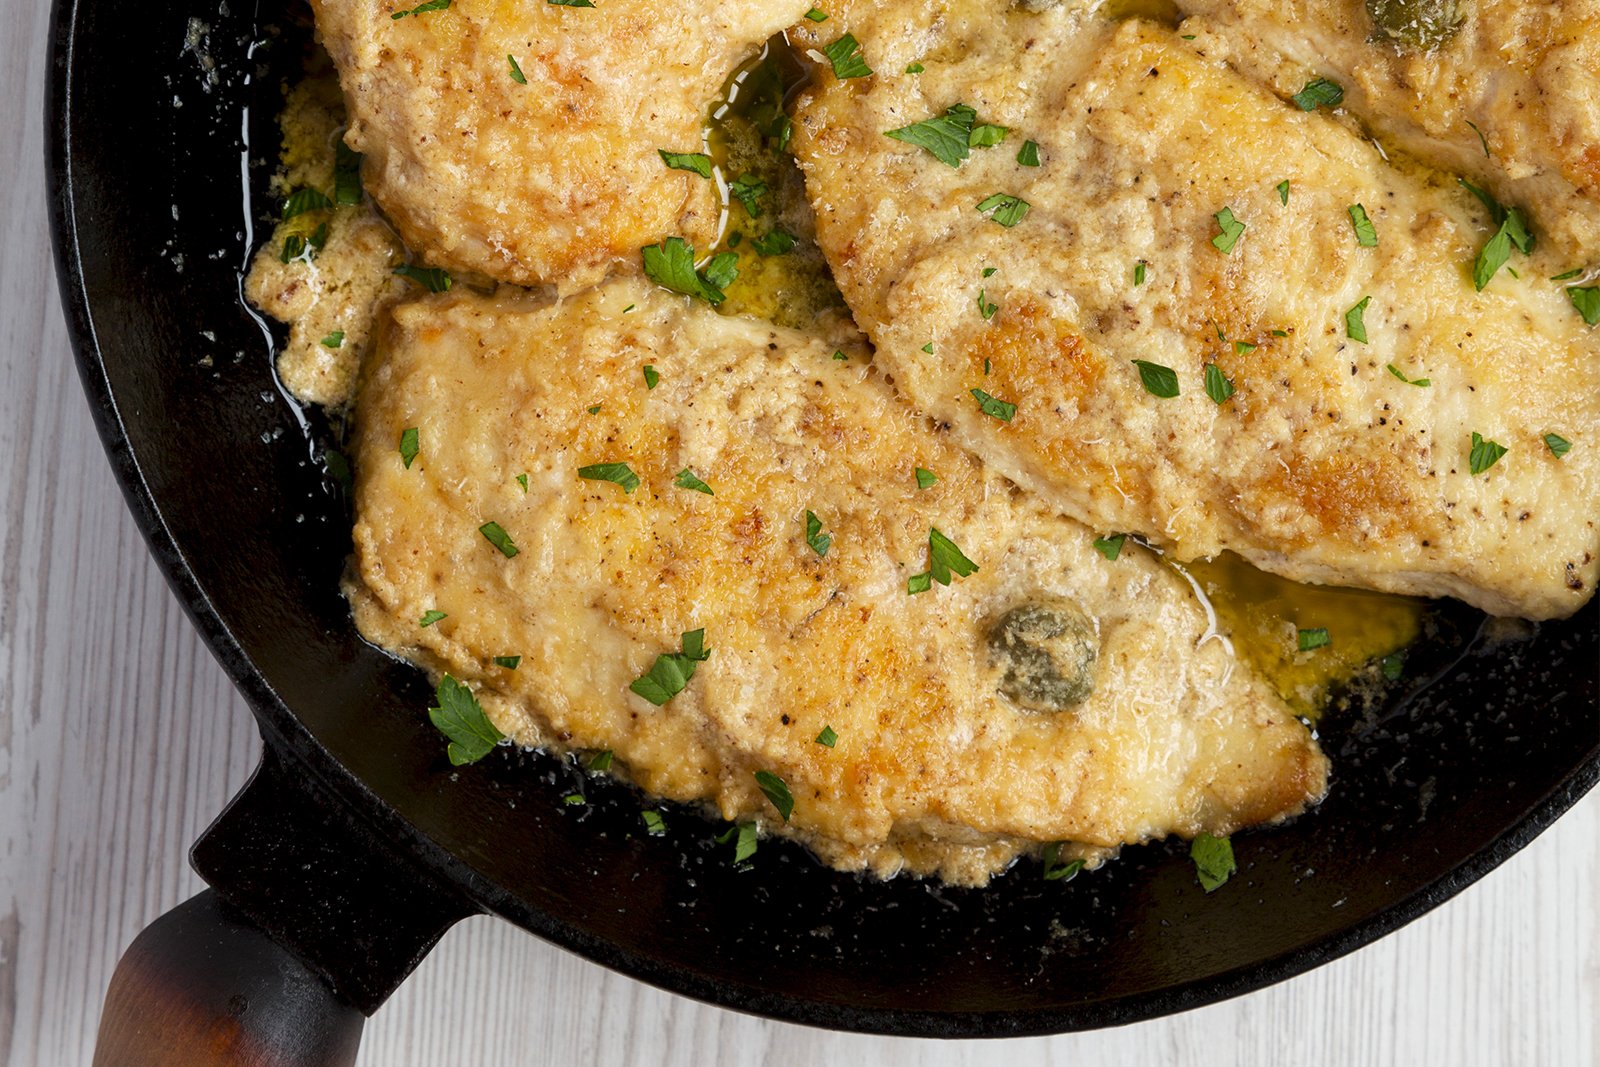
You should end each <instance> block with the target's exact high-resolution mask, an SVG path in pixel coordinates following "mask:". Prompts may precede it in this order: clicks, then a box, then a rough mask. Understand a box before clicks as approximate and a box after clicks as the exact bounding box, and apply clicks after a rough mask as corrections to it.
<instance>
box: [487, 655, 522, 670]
mask: <svg viewBox="0 0 1600 1067" xmlns="http://www.w3.org/2000/svg"><path fill="white" fill-rule="evenodd" d="M521 663H522V657H521V656H496V657H495V658H494V665H495V666H496V667H504V668H505V669H506V670H508V671H514V670H516V669H517V667H518V665H520V664H521Z"/></svg>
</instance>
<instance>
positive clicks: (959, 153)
mask: <svg viewBox="0 0 1600 1067" xmlns="http://www.w3.org/2000/svg"><path fill="white" fill-rule="evenodd" d="M977 119H978V113H977V112H976V111H974V110H973V109H972V108H970V107H968V106H967V105H966V104H952V105H951V106H950V107H949V108H947V109H946V110H945V113H944V114H943V115H938V116H935V117H934V118H931V119H923V120H922V121H921V122H913V123H912V124H911V125H909V126H902V127H900V128H899V129H897V130H885V131H884V134H883V135H884V136H885V137H892V138H894V139H895V140H896V141H903V142H905V143H906V144H910V145H916V146H917V147H918V148H925V149H927V150H928V151H929V152H931V153H933V156H934V158H935V159H937V160H938V161H939V162H941V163H943V164H944V165H945V166H947V167H959V166H960V165H961V161H962V160H963V159H966V158H967V156H968V155H969V154H970V150H971V148H972V126H973V123H975V122H976V121H977Z"/></svg>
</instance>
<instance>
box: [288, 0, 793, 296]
mask: <svg viewBox="0 0 1600 1067" xmlns="http://www.w3.org/2000/svg"><path fill="white" fill-rule="evenodd" d="M312 6H313V8H314V11H315V14H316V20H317V29H318V31H319V33H320V35H321V38H322V41H323V43H324V44H325V45H326V46H327V49H328V52H329V54H330V55H331V56H332V57H333V60H334V63H335V65H336V66H337V67H338V70H339V79H340V82H341V84H342V85H343V87H344V93H345V99H346V103H347V105H348V108H349V113H350V129H349V130H348V131H347V132H346V134H345V140H346V142H347V143H348V144H349V145H350V147H351V148H352V149H354V150H355V151H357V152H360V153H363V154H365V156H366V160H365V164H364V171H363V177H364V181H365V184H366V188H367V191H368V192H369V193H370V194H371V195H372V197H373V199H375V200H376V201H377V203H378V204H379V206H381V207H382V208H383V210H384V212H385V213H386V214H387V215H388V216H389V218H390V220H391V221H392V222H393V223H394V225H395V227H396V229H398V230H399V232H400V235H401V237H402V238H403V239H404V240H405V242H406V244H407V245H408V246H409V247H410V248H411V249H412V250H413V251H414V252H416V253H417V254H418V255H420V256H421V257H422V258H423V259H425V260H427V261H428V262H429V263H431V264H433V265H436V266H441V267H445V268H447V269H452V270H465V271H473V272H476V273H479V274H484V275H488V276H489V277H491V278H494V279H496V280H499V281H507V282H515V283H517V284H520V285H534V284H539V283H550V284H553V285H556V286H558V287H560V288H561V289H562V290H563V291H572V290H576V289H579V288H582V287H583V286H585V285H588V284H590V283H592V282H595V281H598V280H599V279H600V278H602V277H604V276H605V275H606V274H607V273H609V272H612V271H614V270H616V269H617V268H618V267H619V265H626V266H627V267H628V268H629V269H637V264H638V260H639V249H640V247H642V246H644V245H647V244H653V243H655V242H657V241H660V240H661V239H662V238H663V237H666V236H668V235H679V236H682V237H684V238H686V239H687V240H689V241H690V243H691V244H694V245H695V246H696V247H698V248H701V249H704V248H705V247H707V246H708V245H709V244H711V243H712V242H713V241H714V240H715V239H716V236H717V232H718V219H719V215H720V210H721V209H720V205H719V201H718V196H717V189H716V186H715V185H714V184H713V183H712V182H711V181H710V180H708V179H706V178H703V177H701V176H700V175H698V174H694V173H690V172H686V171H681V170H671V169H668V168H667V166H666V165H665V164H664V163H663V162H662V160H661V157H660V156H659V155H658V154H657V150H658V149H664V150H666V151H669V152H700V151H702V130H701V126H702V123H703V121H704V118H705V111H706V108H707V106H708V105H709V104H710V103H711V102H712V101H713V99H714V98H715V97H716V96H717V94H718V91H719V89H720V88H721V85H722V83H723V80H724V79H725V78H727V77H728V75H729V74H730V73H732V71H733V68H734V67H735V65H736V64H737V63H738V62H739V61H740V60H741V59H742V58H744V57H746V56H749V55H752V54H754V53H755V51H756V50H757V48H758V47H759V46H760V44H761V43H762V42H763V41H764V40H766V38H767V37H769V36H770V35H772V34H773V33H775V32H776V31H778V30H780V29H782V28H783V27H784V26H785V25H787V24H788V23H790V22H792V21H794V20H795V19H797V18H799V17H800V15H801V14H802V13H804V12H805V10H806V4H805V3H804V2H797V0H759V2H753V3H737V4H716V3H706V2H704V0H694V2H689V3H680V4H676V5H674V6H673V7H672V8H671V9H670V12H669V11H666V10H664V9H662V8H661V7H660V5H658V4H650V3H646V2H645V0H603V2H601V3H599V4H597V5H596V6H594V7H592V8H589V7H585V8H578V7H568V6H563V5H558V4H552V3H545V2H543V0H454V2H453V3H451V4H450V6H449V7H448V8H446V9H444V10H438V11H422V12H418V13H416V14H408V15H405V16H404V17H400V18H395V17H394V16H395V15H397V14H399V13H401V12H405V11H410V10H411V9H412V5H410V4H408V3H406V2H402V0H315V2H314V3H313V5H312ZM513 60H515V62H516V64H517V68H518V69H519V70H520V71H521V74H522V77H523V78H524V79H525V84H524V83H519V82H518V81H517V80H515V78H514V77H513V70H512V61H513Z"/></svg>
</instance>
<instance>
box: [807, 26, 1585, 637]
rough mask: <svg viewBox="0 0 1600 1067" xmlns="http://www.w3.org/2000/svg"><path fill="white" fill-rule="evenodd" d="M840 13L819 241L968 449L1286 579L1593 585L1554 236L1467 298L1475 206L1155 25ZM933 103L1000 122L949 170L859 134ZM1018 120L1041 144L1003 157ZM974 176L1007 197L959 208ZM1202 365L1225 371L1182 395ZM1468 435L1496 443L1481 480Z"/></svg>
mask: <svg viewBox="0 0 1600 1067" xmlns="http://www.w3.org/2000/svg"><path fill="white" fill-rule="evenodd" d="M835 20H836V21H838V23H839V25H838V26H836V27H833V28H832V29H829V28H827V26H825V27H824V28H822V29H821V30H819V31H816V32H817V33H818V34H819V35H820V38H819V39H822V38H826V37H827V36H828V35H837V34H838V33H841V32H844V31H846V30H849V31H851V32H854V33H855V35H856V36H857V37H858V38H859V39H860V40H861V41H862V42H863V50H864V52H865V54H866V57H867V60H868V62H870V63H871V64H872V65H873V67H874V68H875V70H877V71H878V72H879V73H878V74H876V75H875V76H874V77H873V78H871V79H852V80H848V81H844V82H840V81H837V80H835V79H834V78H833V77H832V75H831V74H830V73H827V72H826V71H825V70H824V71H823V72H821V73H820V74H819V76H818V81H817V83H816V84H815V86H814V87H813V88H812V89H811V90H809V91H808V93H807V94H806V95H805V96H804V97H803V98H802V100H801V102H800V104H799V107H798V110H797V113H796V134H795V139H794V146H795V150H796V152H797V153H798V157H799V159H800V162H801V165H802V167H803V169H804V170H805V173H806V177H807V183H808V189H809V190H810V194H811V197H812V203H813V207H814V209H815V212H816V216H817V228H818V238H819V241H820V243H821V245H822V247H823V250H824V252H825V253H826V255H827V256H828V259H829V261H830V263H831V264H832V266H833V268H834V272H835V276H836V278H837V280H838V282H839V285H840V289H841V291H842V292H843V293H844V295H845V299H846V301H847V302H848V303H849V305H850V307H851V309H852V311H853V312H854V313H855V316H856V319H857V321H858V323H859V324H860V325H861V326H862V327H863V328H864V329H865V330H866V331H867V333H868V334H869V335H870V336H871V337H872V339H873V341H874V343H875V344H876V346H877V355H876V357H875V358H876V360H877V362H878V365H880V366H881V367H883V368H884V369H885V370H886V372H888V373H889V374H890V375H892V377H893V379H894V381H895V385H896V387H897V388H898V389H899V390H901V391H902V392H903V393H904V394H905V395H906V396H907V397H908V398H909V399H910V400H911V401H912V402H913V403H914V404H915V405H917V406H918V407H919V408H920V409H921V410H922V411H924V412H926V413H927V414H929V415H931V416H933V417H934V418H936V419H939V420H941V421H944V422H948V423H949V424H950V426H951V427H952V431H953V433H954V435H955V437H956V439H957V440H958V441H959V442H960V443H962V444H963V445H965V446H966V447H969V448H971V449H973V450H974V451H976V452H978V453H979V454H980V455H981V456H983V457H984V458H985V459H986V460H988V461H990V462H992V463H994V464H996V465H997V466H998V467H999V468H1000V470H1001V471H1002V472H1004V473H1006V474H1007V475H1009V476H1010V477H1012V478H1014V479H1015V480H1016V481H1017V482H1018V483H1020V484H1021V485H1023V486H1024V487H1025V488H1028V489H1030V490H1033V491H1036V492H1037V493H1039V494H1040V496H1041V498H1042V499H1045V500H1047V501H1049V502H1051V503H1053V504H1055V505H1056V506H1059V507H1060V508H1061V509H1062V510H1064V511H1065V512H1067V513H1068V514H1071V515H1073V516H1074V517H1076V518H1078V519H1080V520H1082V521H1085V522H1087V523H1089V524H1090V525H1091V526H1092V527H1094V528H1095V529H1097V530H1101V531H1106V532H1112V531H1134V532H1139V533H1143V534H1146V535H1148V536H1150V537H1151V538H1153V539H1154V540H1155V541H1156V542H1158V543H1160V544H1163V545H1166V546H1169V547H1170V548H1171V549H1172V550H1173V551H1175V552H1176V554H1177V555H1178V556H1179V557H1181V558H1186V559H1190V558H1197V557H1210V556H1213V555H1215V554H1216V553H1217V552H1219V551H1221V550H1223V549H1232V550H1234V551H1236V552H1238V553H1239V554H1241V555H1243V556H1244V557H1245V558H1247V559H1248V560H1249V561H1251V562H1252V563H1254V564H1256V565H1257V566H1259V567H1262V568H1264V569H1267V570H1271V571H1275V572H1277V573H1280V574H1283V575H1285V576H1288V577H1291V578H1295V579H1298V580H1301V581H1311V582H1328V583H1337V584H1346V585H1360V586H1365V587H1368V588H1375V589H1380V590H1385V591H1389V592H1399V593H1413V594H1421V595H1427V596H1455V597H1459V598H1461V599H1463V600H1467V601H1469V602H1471V603H1473V604H1476V605H1478V606H1480V607H1482V608H1484V609H1486V610H1488V611H1491V612H1496V613H1501V614H1512V615H1523V616H1527V617H1531V618H1548V617H1556V616H1563V615H1567V614H1570V613H1571V612H1573V611H1575V610H1576V609H1577V608H1578V607H1579V606H1580V605H1581V604H1583V603H1584V602H1585V601H1586V600H1587V599H1588V597H1589V596H1590V595H1591V594H1592V592H1593V586H1594V581H1595V576H1596V570H1597V567H1600V563H1597V559H1596V557H1597V556H1600V532H1597V530H1596V525H1595V524H1596V521H1597V516H1600V449H1597V448H1596V447H1595V446H1596V445H1597V444H1600V440H1597V438H1600V344H1597V332H1596V331H1595V330H1593V329H1590V328H1589V327H1586V326H1585V325H1584V323H1583V320H1582V319H1581V318H1580V317H1579V315H1578V314H1577V313H1576V312H1575V310H1574V309H1573V307H1572V306H1571V304H1570V302H1569V301H1568V299H1567V294H1566V292H1565V290H1564V289H1563V288H1562V287H1561V286H1560V285H1558V284H1554V283H1552V282H1549V281H1547V280H1545V279H1546V277H1547V276H1548V275H1551V274H1554V273H1556V272H1557V271H1559V270H1561V269H1562V268H1563V267H1564V266H1566V265H1567V263H1566V262H1565V261H1564V260H1560V259H1552V258H1550V257H1549V256H1545V255H1542V254H1541V253H1538V252H1537V250H1536V254H1535V255H1534V256H1533V257H1531V258H1529V257H1523V256H1521V255H1520V253H1519V254H1517V255H1514V256H1513V258H1512V260H1511V263H1510V266H1511V267H1513V268H1520V270H1519V271H1518V273H1519V274H1520V275H1521V277H1520V278H1517V277H1513V276H1512V275H1511V273H1510V272H1509V271H1508V270H1502V271H1501V272H1500V273H1499V275H1498V276H1497V277H1495V278H1494V279H1493V280H1492V281H1491V282H1490V283H1489V284H1488V286H1487V288H1485V289H1484V291H1483V292H1481V293H1479V292H1475V291H1474V286H1473V282H1472V279H1471V276H1470V274H1471V263H1472V261H1473V258H1474V256H1475V254H1476V252H1477V250H1478V248H1479V247H1480V246H1481V245H1482V244H1483V242H1485V241H1486V240H1487V239H1488V238H1489V235H1490V234H1491V232H1492V228H1493V224H1492V222H1491V220H1490V219H1489V218H1488V216H1487V213H1486V212H1485V211H1484V209H1483V208H1482V207H1481V205H1479V204H1478V202H1477V201H1476V200H1474V199H1473V198H1472V197H1471V196H1470V195H1469V194H1467V193H1466V192H1465V191H1464V190H1462V189H1460V188H1459V187H1458V186H1457V185H1456V183H1455V182H1454V181H1453V180H1451V179H1449V178H1448V177H1446V176H1442V175H1436V174H1432V173H1427V172H1420V171H1417V170H1415V169H1400V168H1398V167H1396V166H1394V165H1391V164H1390V163H1389V162H1387V161H1386V160H1385V159H1384V158H1383V156H1382V154H1381V152H1380V150H1379V149H1378V148H1376V147H1375V146H1374V145H1372V144H1370V143H1369V142H1367V141H1366V140H1364V139H1362V138H1360V137H1358V136H1357V135H1355V134H1353V133H1351V132H1350V130H1349V129H1347V128H1346V127H1345V126H1344V125H1343V124H1341V123H1340V122H1339V121H1337V120H1336V119H1334V118H1332V117H1330V116H1329V115H1328V114H1327V113H1326V112H1325V111H1319V112H1316V113H1311V114H1308V113H1304V112H1302V111H1300V110H1299V109H1298V108H1296V107H1294V106H1293V105H1292V104H1287V103H1285V102H1283V101H1281V100H1279V99H1277V98H1276V97H1274V96H1273V95H1272V94H1271V93H1269V92H1267V91H1266V90H1265V89H1264V88H1262V87H1260V86H1257V85H1255V84H1252V83H1250V82H1248V81H1246V80H1244V79H1243V78H1241V77H1240V76H1239V75H1237V74H1236V73H1234V72H1233V71H1232V70H1230V69H1229V68H1228V67H1227V66H1226V65H1225V64H1224V63H1222V62H1221V61H1219V60H1217V59H1216V58H1214V57H1211V56H1208V55H1207V54H1205V52H1204V50H1203V49H1202V48H1201V47H1199V46H1200V45H1201V42H1199V41H1196V42H1187V41H1184V40H1183V39H1182V38H1181V37H1180V36H1179V35H1178V34H1177V33H1175V32H1172V31H1170V30H1167V29H1163V28H1161V27H1158V26H1155V25H1153V24H1149V23H1143V22H1138V21H1133V22H1128V23H1124V24H1122V25H1121V26H1115V25H1112V24H1109V23H1105V22H1102V21H1098V20H1094V19H1090V18H1081V19H1080V16H1079V14H1078V13H1077V12H1075V11H1074V10H1072V9H1071V8H1070V7H1067V6H1063V7H1057V8H1052V9H1050V10H1047V11H1044V12H1040V13H1028V12H1025V11H1022V10H1013V9H1005V8H1001V7H999V6H997V5H992V4H981V5H980V4H975V3H962V4H949V3H938V2H934V0H904V2H900V3H876V4H870V5H868V4H857V5H854V6H850V5H846V6H845V8H844V10H841V11H837V12H836V13H835ZM835 20H830V24H831V23H832V22H833V21H835ZM913 62H921V63H922V64H923V65H924V66H925V68H926V70H925V72H924V73H921V74H917V75H914V76H912V75H903V74H901V73H900V72H901V71H903V70H904V69H905V68H906V66H907V65H908V64H911V63H913ZM956 103H965V104H968V105H970V106H971V107H973V108H975V109H976V111H977V114H978V121H979V122H981V123H991V124H999V125H1002V126H1005V127H1008V128H1009V131H1010V132H1009V133H1008V134H1007V136H1006V139H1005V141H1004V142H1003V143H1001V144H1000V145H998V146H996V147H993V148H974V149H972V154H971V157H970V158H968V159H966V160H965V161H964V162H962V163H961V165H960V167H959V168H952V167H949V166H946V165H945V164H944V163H941V162H940V161H939V160H937V159H936V158H934V156H933V155H932V154H931V153H929V152H928V151H925V150H924V149H922V148H920V147H916V146H914V145H910V144H905V143H902V142H901V141H898V140H895V139H892V138H889V137H886V136H884V132H885V131H887V130H891V129H896V128H900V127H903V126H906V125H908V124H911V123H914V122H917V121H919V120H922V119H926V118H929V117H931V116H935V115H938V114H940V113H942V112H943V111H944V110H945V109H946V108H948V107H950V106H951V105H953V104H956ZM1024 139H1032V140H1034V141H1036V142H1037V143H1038V144H1039V145H1040V149H1039V152H1040V157H1041V160H1042V165H1041V166H1039V167H1027V166H1023V165H1021V164H1020V163H1019V162H1018V160H1017V158H1016V157H1017V154H1018V149H1019V148H1020V147H1021V145H1022V142H1023V140H1024ZM1281 182H1287V183H1288V184H1287V186H1284V187H1283V189H1282V190H1280V188H1279V185H1280V183H1281ZM994 193H1005V194H1013V195H1017V196H1020V197H1021V198H1022V199H1023V200H1025V201H1026V202H1027V203H1028V204H1029V205H1030V209H1029V210H1028V212H1027V214H1026V216H1025V217H1024V218H1023V219H1022V220H1021V221H1020V222H1018V223H1017V224H1016V225H1014V226H1013V227H1011V228H1006V227H1004V226H1002V225H999V224H997V223H996V222H995V221H994V220H992V219H990V218H988V217H986V216H985V214H984V213H982V212H980V211H978V210H976V205H978V204H979V203H980V202H981V201H983V200H984V199H985V198H987V197H989V196H990V195H991V194H994ZM1285 199H1286V200H1287V202H1285ZM1353 205H1361V206H1362V207H1363V209H1364V211H1365V213H1366V215H1367V216H1368V217H1369V218H1370V220H1371V221H1372V223H1373V226H1374V227H1375V231H1376V235H1377V245H1376V247H1364V246H1363V245H1362V244H1361V243H1359V241H1358V237H1357V233H1356V229H1355V226H1354V225H1353V223H1352V220H1351V216H1350V213H1349V210H1348V209H1349V208H1350V207H1351V206H1353ZM1224 208H1227V209H1228V210H1229V211H1231V213H1232V215H1233V216H1234V217H1235V218H1236V219H1237V220H1238V221H1242V222H1243V223H1244V225H1245V229H1244V230H1243V232H1242V234H1241V235H1240V236H1239V237H1238V239H1237V243H1236V244H1234V245H1233V247H1232V248H1231V251H1223V250H1222V248H1220V247H1219V246H1218V245H1217V244H1215V243H1214V240H1213V239H1214V238H1219V237H1220V229H1221V226H1220V224H1219V222H1218V221H1217V219H1216V218H1215V216H1216V214H1217V213H1218V212H1221V211H1222V210H1223V209H1224ZM1222 243H1223V244H1227V241H1226V240H1223V241H1222ZM1139 264H1143V265H1144V266H1143V267H1142V268H1140V267H1139V266H1138V265H1139ZM986 268H994V269H995V272H994V273H993V274H992V275H990V276H988V277H985V275H984V273H983V272H984V271H985V269H986ZM1141 269H1142V274H1141V276H1142V277H1144V278H1145V280H1144V281H1143V283H1142V284H1141V283H1139V282H1137V281H1136V277H1135V272H1136V270H1141ZM980 290H981V291H982V293H983V300H982V303H984V304H992V305H993V306H995V307H996V308H997V310H996V311H995V312H994V313H993V314H992V315H991V316H988V317H986V316H985V315H984V314H983V313H982V312H981V310H980V306H979V304H980V301H979V299H978V298H979V293H980ZM1363 301H1365V303H1364V304H1363V303H1362V302H1363ZM1357 305H1360V306H1361V308H1362V309H1363V310H1362V311H1361V312H1360V313H1359V317H1360V321H1359V322H1357V323H1356V324H1355V325H1352V324H1351V323H1352V318H1351V314H1350V313H1351V309H1353V308H1355V307H1356V306H1357ZM1362 332H1364V334H1365V340H1364V341H1362V340H1359V339H1358V337H1356V336H1352V335H1353V334H1360V333H1362ZM1135 360H1143V361H1146V362H1148V363H1151V364H1157V365H1160V366H1161V367H1164V368H1168V369H1170V370H1171V371H1172V372H1173V373H1174V374H1175V376H1176V380H1177V384H1178V387H1179V395H1178V396H1176V397H1171V398H1163V397H1159V396H1157V395H1154V394H1153V393H1152V391H1150V389H1148V388H1147V387H1146V385H1145V384H1144V375H1143V374H1142V373H1141V369H1140V368H1139V367H1138V366H1137V365H1136V364H1135V362H1134V361H1135ZM1208 365H1214V367H1215V371H1211V372H1208V369H1207V368H1208ZM1390 368H1393V370H1391V369H1390ZM1149 369H1150V368H1146V370H1149ZM1208 373H1211V374H1212V375H1213V384H1216V382H1215V375H1216V374H1218V373H1220V374H1221V375H1222V376H1224V377H1226V379H1228V381H1229V383H1230V384H1231V387H1232V388H1233V389H1235V390H1236V391H1235V392H1234V393H1233V395H1232V396H1231V397H1229V398H1227V399H1226V400H1225V401H1224V402H1222V403H1220V404H1219V403H1217V402H1216V401H1215V400H1214V399H1213V398H1212V397H1211V396H1208V394H1207V391H1206V389H1205V382H1206V376H1207V374H1208ZM1399 375H1404V376H1405V378H1407V379H1410V380H1417V379H1427V380H1428V382H1429V384H1428V385H1427V386H1419V385H1414V384H1409V381H1407V380H1402V378H1401V377H1400V376H1399ZM973 389H982V390H984V391H985V392H986V393H988V394H991V395H993V396H994V397H997V398H999V399H1001V400H1003V401H1006V402H1010V403H1015V404H1016V413H1015V416H1014V417H1013V418H1011V419H1010V421H1002V420H1000V419H998V418H995V417H993V416H992V415H991V414H988V413H985V411H984V410H982V409H981V408H980V405H979V403H978V402H977V401H976V400H975V399H974V397H973V395H972V392H971V391H972V390H973ZM1223 391H1225V390H1220V389H1219V390H1218V392H1219V393H1221V392H1223ZM1474 433H1477V434H1479V435H1480V436H1481V437H1482V438H1483V439H1485V440H1488V441H1493V442H1497V443H1498V444H1500V445H1503V446H1505V447H1506V448H1507V449H1508V450H1509V451H1508V452H1507V453H1506V454H1505V456H1504V457H1503V458H1501V459H1500V460H1499V462H1498V463H1496V464H1495V465H1494V466H1493V467H1492V468H1489V469H1488V470H1487V471H1485V472H1482V473H1479V474H1474V473H1473V472H1472V471H1471V469H1470V467H1471V463H1470V453H1471V444H1472V439H1473V438H1472V435H1473V434H1474ZM1551 433H1553V434H1557V435H1559V436H1560V437H1561V438H1564V439H1566V440H1567V441H1570V442H1572V449H1571V452H1570V453H1569V454H1567V455H1565V456H1564V457H1558V456H1557V455H1556V454H1554V453H1553V452H1552V450H1551V449H1550V448H1548V447H1547V446H1546V444H1545V441H1544V435H1546V434H1551Z"/></svg>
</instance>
